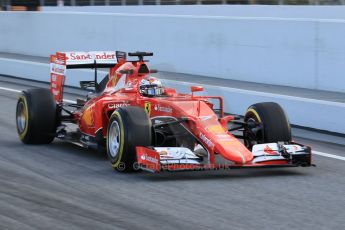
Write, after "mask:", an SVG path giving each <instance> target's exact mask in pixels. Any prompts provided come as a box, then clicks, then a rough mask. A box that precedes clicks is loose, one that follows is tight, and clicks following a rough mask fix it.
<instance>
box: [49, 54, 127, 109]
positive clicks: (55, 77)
mask: <svg viewBox="0 0 345 230" xmlns="http://www.w3.org/2000/svg"><path fill="white" fill-rule="evenodd" d="M122 60H126V53H125V52H120V51H116V52H115V51H92V52H57V53H56V54H54V55H51V56H50V91H51V93H52V94H53V96H54V98H55V100H56V102H57V103H58V104H61V103H62V100H63V86H64V84H65V79H66V70H67V69H82V68H94V69H95V83H97V68H111V67H114V66H115V65H116V64H117V63H118V62H119V61H122Z"/></svg>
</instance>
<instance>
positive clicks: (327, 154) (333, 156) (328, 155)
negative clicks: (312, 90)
mask: <svg viewBox="0 0 345 230" xmlns="http://www.w3.org/2000/svg"><path fill="white" fill-rule="evenodd" d="M0 89H2V90H5V91H9V92H15V93H20V92H22V90H17V89H10V88H5V87H0ZM64 102H67V103H75V101H73V100H68V99H64ZM313 154H315V155H319V156H323V157H329V158H333V159H337V160H342V161H345V157H342V156H338V155H334V154H329V153H323V152H319V151H315V150H313Z"/></svg>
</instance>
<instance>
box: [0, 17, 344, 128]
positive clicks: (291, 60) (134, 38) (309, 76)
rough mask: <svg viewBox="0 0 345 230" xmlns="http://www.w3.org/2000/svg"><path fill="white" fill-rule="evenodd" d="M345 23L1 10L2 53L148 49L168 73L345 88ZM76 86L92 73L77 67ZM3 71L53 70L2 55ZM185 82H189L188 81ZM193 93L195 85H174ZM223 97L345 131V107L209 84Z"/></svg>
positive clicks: (40, 76) (238, 109) (233, 104)
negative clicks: (267, 104)
mask: <svg viewBox="0 0 345 230" xmlns="http://www.w3.org/2000/svg"><path fill="white" fill-rule="evenodd" d="M344 23H345V21H343V20H314V19H313V20H311V19H310V20H309V19H308V20H297V19H276V18H231V17H209V16H200V17H199V16H172V15H136V14H131V15H127V14H112V13H111V14H98V13H30V12H24V13H19V12H18V13H9V12H0V52H10V53H21V54H28V55H37V56H49V55H50V54H52V53H55V52H56V51H58V50H60V51H66V50H124V51H133V50H134V51H135V50H148V49H150V50H151V51H153V52H154V53H155V56H154V57H153V58H150V60H151V64H152V65H153V66H154V67H155V68H157V69H159V70H163V71H170V72H181V73H189V74H197V75H206V76H213V77H221V78H230V79H238V80H245V81H253V82H261V83H269V84H277V85H288V86H293V87H305V88H313V89H325V90H333V91H340V92H344V91H345V84H344V83H345V80H344V77H343V63H344V61H345V52H344V51H345V43H344V42H343V40H342V38H343V37H344V35H345V24H344ZM73 71H74V73H71V72H72V71H71V72H70V74H69V76H70V77H69V78H68V79H67V85H71V86H78V85H79V81H80V80H81V79H83V80H85V77H84V76H85V75H86V73H87V71H77V70H73ZM0 74H7V75H12V76H18V77H25V78H28V79H34V80H40V81H47V80H49V65H48V64H44V63H36V62H30V61H20V60H13V59H6V58H0ZM186 81H188V80H187V79H186ZM166 83H168V85H170V86H173V87H176V88H177V89H178V90H181V91H185V92H186V91H188V88H189V86H190V85H191V83H187V82H178V81H173V80H169V81H166ZM205 88H206V90H205V92H204V93H205V94H209V95H221V96H223V97H224V98H225V102H226V103H225V110H226V112H230V113H235V114H244V112H245V110H246V108H247V107H248V106H249V105H250V104H253V103H256V102H261V101H276V102H278V103H280V104H281V105H282V106H283V107H284V109H285V110H286V111H287V113H288V116H289V118H290V122H291V123H292V124H296V125H300V126H306V127H311V128H316V129H322V130H328V131H333V132H338V133H345V123H344V122H343V118H344V117H345V105H344V104H343V103H337V102H326V101H320V100H312V99H306V98H299V97H293V96H284V95H278V94H270V93H262V92H256V91H249V90H240V89H234V88H231V86H224V87H215V86H205Z"/></svg>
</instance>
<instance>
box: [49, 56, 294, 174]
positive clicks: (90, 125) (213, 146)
mask: <svg viewBox="0 0 345 230" xmlns="http://www.w3.org/2000/svg"><path fill="white" fill-rule="evenodd" d="M51 60H52V63H53V67H54V66H55V65H56V64H58V65H61V66H60V67H61V69H62V70H57V71H56V69H55V71H52V73H51V91H52V92H53V94H54V95H55V99H56V102H57V103H60V104H61V103H62V93H63V82H64V80H65V70H63V69H64V66H66V61H65V60H66V55H64V53H57V54H56V55H53V56H52V58H51ZM53 67H52V68H53ZM55 67H56V66H55ZM58 67H59V66H58ZM67 68H68V64H67ZM57 69H59V68H57ZM143 69H146V71H144V72H145V73H143V72H142V70H143ZM148 74H150V70H149V68H148V66H147V63H146V62H145V61H133V62H129V61H126V60H125V59H120V60H118V63H117V64H115V65H114V66H113V67H112V68H110V70H109V81H108V83H107V85H106V88H105V90H104V91H103V93H101V94H100V95H98V96H95V97H93V98H92V99H90V100H89V101H87V103H86V104H85V105H84V106H83V107H82V108H80V109H78V110H76V111H75V112H74V113H73V119H74V121H75V123H76V124H78V126H79V128H80V131H81V133H83V134H85V135H88V136H90V137H96V134H97V132H99V131H101V132H102V136H103V137H104V138H106V136H107V127H108V121H109V117H110V116H111V114H112V113H113V111H114V110H116V109H117V108H119V107H122V106H129V105H130V106H139V107H142V108H144V109H145V110H146V111H147V113H148V114H149V115H150V117H151V118H154V117H173V118H188V122H185V123H183V125H184V126H185V127H186V128H187V129H188V130H189V131H190V132H191V133H192V134H193V135H194V136H195V137H196V138H197V139H198V140H199V141H200V142H201V144H202V145H203V147H204V148H205V149H207V151H208V153H209V164H208V165H205V166H204V168H208V167H209V168H217V167H223V166H224V165H217V166H215V164H216V160H215V156H216V155H217V154H220V155H221V156H222V157H223V158H224V159H226V160H229V161H231V165H232V166H236V165H238V166H241V167H243V166H255V167H256V166H262V165H263V164H255V165H254V164H252V163H251V161H252V160H253V154H252V152H251V151H249V150H248V149H247V148H246V147H245V146H244V144H243V143H242V142H241V141H240V140H239V139H237V138H236V137H234V136H233V135H232V134H231V133H230V132H228V123H229V122H230V121H231V120H233V119H234V118H233V117H232V116H224V110H223V99H222V98H221V97H211V96H210V97H209V96H195V94H196V92H197V91H201V90H202V88H200V87H192V91H193V92H192V93H191V94H179V93H176V91H175V90H174V89H172V88H166V89H165V92H166V94H167V95H166V96H165V97H144V96H142V95H141V94H140V93H139V82H140V80H141V79H142V78H144V77H145V76H147V75H148ZM120 79H122V80H123V79H124V80H125V87H123V88H120V89H116V87H117V84H118V83H119V81H120ZM209 99H213V100H218V101H219V105H220V117H219V116H218V115H217V114H216V113H215V112H214V110H213V104H212V103H210V100H209ZM137 152H138V156H140V154H144V153H145V154H150V155H152V157H154V158H157V159H159V154H158V153H157V152H155V151H154V150H150V149H148V148H145V147H138V148H137ZM138 158H139V157H138ZM138 161H139V163H143V164H147V165H148V164H149V163H150V162H141V161H140V159H138ZM158 162H159V161H158ZM151 163H152V162H151ZM158 164H159V163H158ZM270 164H273V165H277V164H279V165H288V164H289V163H288V161H274V162H273V161H272V162H265V163H264V165H270ZM153 167H154V168H155V169H154V170H152V171H159V170H158V169H157V168H156V167H159V166H157V165H155V164H154V165H153ZM167 167H172V169H179V168H181V169H195V168H194V167H200V166H188V165H187V166H183V165H180V166H176V165H175V166H173V165H171V166H167ZM176 167H178V168H176ZM183 167H186V168H183Z"/></svg>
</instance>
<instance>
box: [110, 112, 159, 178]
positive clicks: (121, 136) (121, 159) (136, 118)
mask: <svg viewBox="0 0 345 230" xmlns="http://www.w3.org/2000/svg"><path fill="white" fill-rule="evenodd" d="M151 130H152V129H151V120H150V118H149V116H148V114H147V113H146V112H145V110H144V109H143V108H140V107H134V106H128V107H121V108H119V109H117V110H115V111H114V112H113V114H112V115H111V117H110V119H109V125H108V132H107V154H108V158H109V160H110V162H111V164H112V166H113V167H114V168H115V169H116V170H117V171H121V172H130V171H136V170H138V168H137V167H136V162H137V155H136V146H150V145H151V143H152V135H151Z"/></svg>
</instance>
